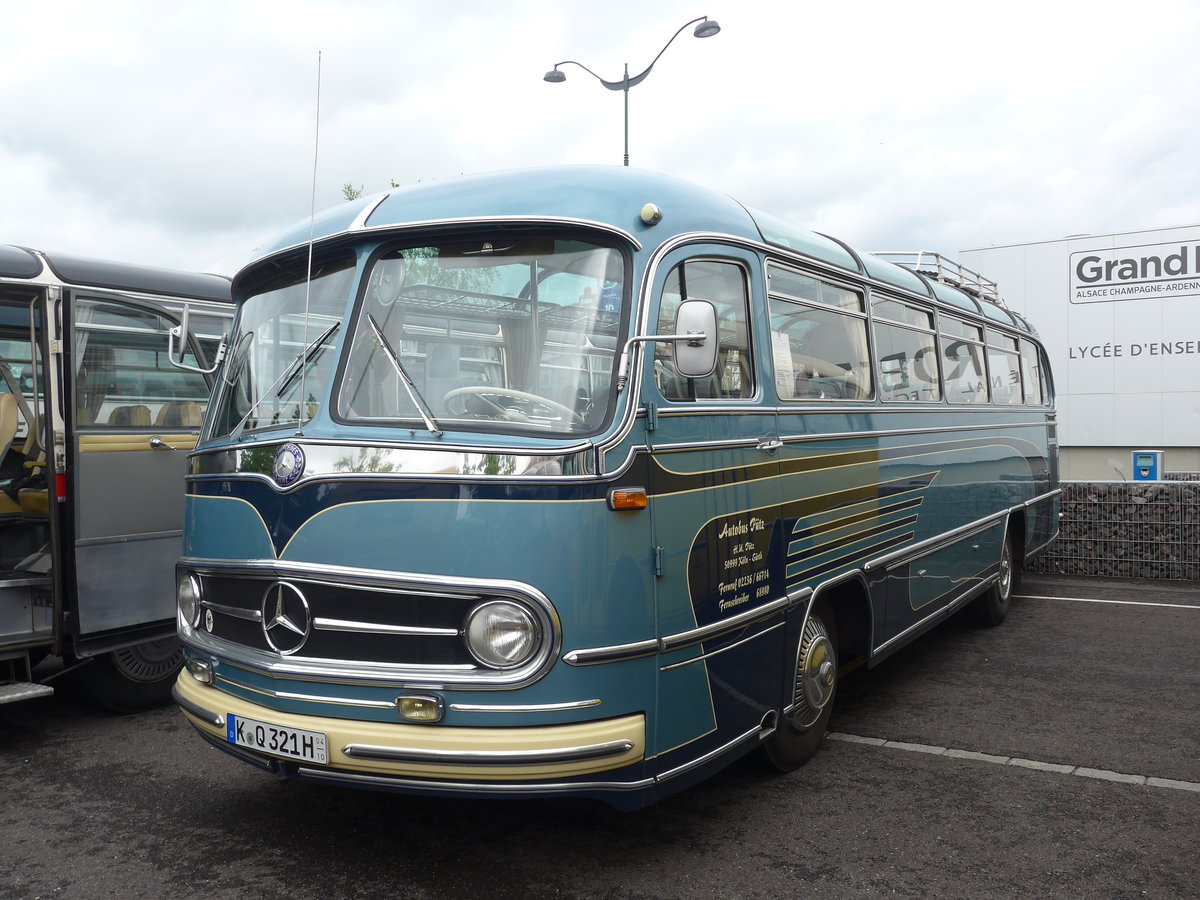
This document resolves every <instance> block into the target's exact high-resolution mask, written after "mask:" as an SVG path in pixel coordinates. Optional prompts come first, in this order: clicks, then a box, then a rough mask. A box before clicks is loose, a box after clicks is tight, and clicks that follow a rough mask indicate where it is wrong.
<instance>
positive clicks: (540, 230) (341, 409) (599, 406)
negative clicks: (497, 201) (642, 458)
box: [328, 223, 633, 440]
mask: <svg viewBox="0 0 1200 900" xmlns="http://www.w3.org/2000/svg"><path fill="white" fill-rule="evenodd" d="M545 242H562V243H574V244H579V245H583V246H584V247H586V248H590V249H589V250H587V252H595V251H605V252H608V253H612V254H613V256H612V257H611V258H610V260H611V262H610V266H611V265H613V264H615V265H617V266H618V267H619V274H620V280H619V284H618V285H617V286H616V288H613V287H612V285H613V284H614V282H612V281H610V280H608V279H602V285H603V288H604V290H610V289H611V290H615V291H616V297H617V299H616V301H615V302H616V308H615V309H613V310H611V311H605V313H604V314H605V315H607V316H609V317H610V318H609V319H608V320H607V321H606V322H604V329H605V330H604V334H603V336H604V337H605V338H606V339H610V340H611V341H612V344H613V346H611V347H608V346H602V347H597V346H596V345H595V344H594V343H593V342H592V341H591V338H594V337H596V336H598V335H599V331H598V330H593V331H590V332H587V331H583V330H581V331H578V332H576V333H575V334H576V335H577V336H580V342H579V343H578V344H574V345H573V344H567V343H564V344H563V345H562V346H561V348H560V347H557V346H556V347H550V346H548V345H547V340H546V335H547V334H548V331H549V324H547V325H544V326H541V327H540V329H539V330H540V331H541V335H542V336H541V337H540V338H539V339H537V340H536V341H535V343H536V350H535V352H537V353H539V358H538V360H537V366H538V369H537V371H538V373H539V375H538V376H535V377H537V378H538V380H539V381H540V375H541V373H542V372H543V371H544V370H546V369H553V368H555V365H554V362H555V357H561V355H562V353H563V351H567V355H571V354H573V355H574V356H575V357H576V358H577V359H578V360H584V359H585V358H586V360H588V361H587V362H586V363H585V364H584V367H583V368H582V369H580V370H578V371H576V372H574V373H573V377H574V378H576V379H577V380H578V379H583V380H586V381H587V382H588V385H589V391H590V393H589V395H588V400H589V401H590V402H589V404H588V408H589V410H590V411H591V412H592V414H591V415H590V416H589V417H588V418H587V419H584V418H583V417H582V416H577V417H576V418H575V419H573V420H570V421H571V423H572V424H571V426H570V427H553V426H549V427H547V426H546V425H544V424H542V423H534V422H532V421H528V422H524V421H520V420H515V419H512V418H509V419H505V418H500V417H491V418H488V417H484V416H483V415H482V414H480V413H478V412H477V413H475V414H471V415H468V414H467V413H466V411H465V408H464V412H463V413H462V414H453V413H448V412H447V411H445V409H444V408H443V407H442V401H443V399H444V398H443V396H442V395H440V394H439V396H437V397H434V396H425V395H421V398H420V399H421V401H422V402H421V403H417V402H415V401H414V402H413V404H412V405H413V406H414V409H413V410H412V412H411V414H409V413H408V412H407V411H405V412H404V413H403V414H400V415H395V416H378V417H370V416H366V415H355V414H354V410H353V407H352V400H348V399H347V398H346V397H345V396H344V392H348V391H350V390H352V388H353V386H356V385H357V384H358V382H357V381H355V380H354V379H355V378H357V377H360V373H357V372H352V371H351V370H352V366H354V365H355V362H354V357H355V354H356V348H357V347H358V346H359V341H360V340H361V339H362V335H363V333H364V331H365V330H369V328H370V326H369V325H368V324H367V316H368V314H370V313H371V312H372V311H373V310H374V309H378V305H377V303H375V302H372V300H371V298H370V296H369V295H370V294H371V292H372V290H373V289H374V287H373V279H374V275H375V273H376V271H377V266H378V265H379V264H380V262H381V261H382V260H384V259H385V258H388V257H394V256H395V255H396V254H399V253H400V252H401V251H406V250H418V249H424V248H447V247H463V246H468V245H479V246H487V245H489V243H490V244H491V245H493V246H495V247H501V248H505V247H509V246H513V245H515V244H528V245H534V244H538V243H545ZM555 246H556V248H557V246H558V245H557V244H556V245H555ZM576 252H578V251H576ZM547 258H549V257H547ZM481 268H484V267H481ZM537 271H538V272H539V277H538V279H537V281H538V283H539V284H541V283H544V282H545V280H546V279H547V278H549V277H552V276H553V275H555V274H560V272H566V271H567V270H566V269H562V270H559V271H554V270H548V269H544V268H541V269H538V270H537ZM606 272H607V270H606ZM568 274H570V273H568ZM528 287H529V286H528V284H527V285H526V289H528ZM446 290H448V291H452V292H458V291H462V293H463V296H464V297H465V296H467V295H469V294H471V293H472V292H471V291H470V290H464V289H462V288H458V287H453V288H446ZM495 296H497V297H500V296H502V295H499V294H497V295H495ZM504 296H506V299H508V298H507V295H504ZM632 297H633V252H632V248H631V247H630V246H629V244H628V242H627V241H625V240H622V239H620V238H619V237H617V236H614V235H613V234H611V233H608V232H604V231H597V230H596V229H591V228H586V227H576V226H571V225H559V226H532V227H529V226H526V227H513V226H511V225H510V226H505V225H499V224H494V223H493V224H490V225H480V226H479V227H478V228H471V229H463V228H458V229H455V230H454V231H449V230H440V229H439V230H436V231H423V232H421V233H419V234H416V233H414V234H405V235H401V236H398V237H397V238H395V239H393V240H389V241H386V242H382V243H380V244H379V245H378V246H377V247H375V248H374V250H373V251H372V252H371V254H370V256H369V257H368V258H367V259H366V260H365V262H364V264H363V266H362V267H361V269H360V271H359V276H358V283H357V286H356V295H355V298H354V306H353V309H352V311H351V312H350V314H349V316H348V317H347V320H346V326H347V327H346V328H344V329H343V335H344V338H343V343H342V347H341V351H340V353H339V356H338V364H337V369H336V371H335V372H334V373H332V376H331V377H330V379H329V383H330V384H329V412H328V414H329V416H330V418H331V419H332V420H333V421H334V422H336V423H337V424H338V425H344V426H346V427H349V428H354V429H355V430H358V429H362V428H375V429H378V428H388V429H397V428H402V429H405V430H407V431H410V432H412V433H414V434H415V433H416V432H418V431H426V432H427V433H435V434H436V432H433V431H432V430H430V429H428V428H427V425H428V422H426V421H424V418H425V416H424V414H423V413H422V412H421V411H420V406H421V405H425V406H426V411H427V412H428V411H430V410H429V407H430V406H433V407H434V410H433V411H432V412H433V414H434V415H436V421H437V429H438V430H439V431H446V432H450V431H453V432H465V433H480V434H486V435H497V434H499V435H504V436H506V437H509V438H514V437H515V438H548V439H564V438H567V439H571V440H577V439H579V438H580V437H589V436H594V435H596V434H599V433H601V432H602V431H603V430H604V429H606V428H607V427H608V426H609V424H610V423H611V422H612V420H613V416H614V415H615V412H616V407H617V401H618V399H619V397H618V391H617V384H616V367H617V361H618V358H619V355H620V352H621V347H622V346H623V341H624V339H625V335H626V333H627V332H628V329H629V327H630V322H631V321H632V307H633V303H632ZM512 299H516V300H518V301H521V302H528V300H527V298H512ZM608 299H610V298H609V297H607V296H606V297H605V300H608ZM403 302H404V301H403V298H400V297H396V298H393V300H392V303H394V304H395V305H396V306H397V307H401V308H402V309H404V310H405V312H406V313H407V314H411V315H412V316H413V317H414V318H415V317H417V316H420V315H422V313H421V312H419V311H418V310H416V308H415V307H411V306H410V307H403V306H402V304H403ZM597 302H598V303H599V302H601V301H600V300H599V298H598V300H597ZM390 305H391V304H390V303H389V306H390ZM537 308H538V310H540V311H541V312H542V313H545V312H548V311H550V310H551V309H554V308H559V309H563V308H568V307H564V306H563V305H562V304H556V303H552V302H550V301H548V300H545V299H540V298H539V302H538V304H537ZM606 310H607V308H606ZM597 315H599V313H597ZM443 316H444V318H445V320H446V326H445V329H446V330H445V335H446V337H445V339H444V340H443V341H441V342H443V343H448V344H449V343H453V342H454V341H455V338H456V337H457V338H458V340H459V341H460V342H466V343H469V342H470V341H471V340H472V338H473V337H474V338H475V339H476V340H477V341H478V342H479V343H486V342H492V343H493V344H494V346H495V348H497V349H498V350H499V351H500V354H501V355H500V357H499V358H497V359H496V360H492V361H490V365H492V366H496V367H498V370H501V371H502V378H503V379H504V381H503V384H504V386H505V387H504V394H505V395H506V397H507V399H509V400H511V402H512V403H513V404H514V405H516V404H524V405H529V406H531V407H533V406H536V407H537V408H538V409H542V410H543V411H544V410H546V409H551V408H552V407H560V404H557V403H555V404H553V405H552V406H546V407H541V406H540V405H538V404H536V398H538V397H540V396H544V395H540V394H538V393H536V392H529V391H525V390H519V389H513V388H512V385H511V382H510V381H509V371H508V368H509V361H508V360H507V359H506V358H505V356H504V354H505V353H506V352H507V351H508V349H509V338H508V336H507V335H506V334H505V331H504V325H503V324H502V323H501V322H500V321H499V320H497V321H496V335H497V336H496V337H495V338H493V337H492V336H490V335H487V336H483V335H484V332H483V331H482V330H481V331H479V332H478V333H477V334H474V333H472V332H466V331H464V332H461V333H460V332H456V331H454V330H453V327H454V324H455V323H459V324H461V323H463V322H466V321H468V317H465V316H461V315H460V316H454V315H452V314H448V313H446V314H443ZM477 316H478V317H477V318H476V319H474V322H475V324H477V325H478V326H479V327H480V328H481V329H482V328H483V327H484V323H485V322H487V321H488V320H487V318H486V316H484V315H482V314H477ZM436 317H437V313H434V314H433V316H431V317H430V318H436ZM531 321H532V322H533V323H535V324H536V323H537V321H538V317H537V314H536V313H534V314H532V315H531ZM593 327H595V322H593ZM585 334H587V335H589V337H588V338H587V339H586V340H585V339H584V338H583V337H582V336H583V335H585ZM416 337H417V336H416V335H412V336H410V339H416ZM439 338H440V335H437V334H436V333H431V334H430V335H429V336H427V337H426V338H425V349H428V347H429V346H431V345H432V344H433V343H438V342H439V340H438V339H439ZM391 342H392V343H394V344H396V345H397V346H396V350H397V351H398V352H400V353H401V354H403V351H402V350H401V349H400V347H399V343H400V341H398V340H396V339H395V338H394V336H393V338H392V339H391ZM485 349H486V348H485ZM407 359H408V363H409V365H406V366H405V368H406V369H409V370H411V369H412V366H411V363H412V362H413V359H412V358H411V357H409V358H407ZM603 360H607V368H603V366H602V365H601V366H595V363H596V362H597V361H603ZM456 365H457V364H456ZM593 366H595V367H594V368H593ZM388 368H389V369H391V366H390V365H389V367H388ZM423 369H424V361H423V359H422V360H420V370H421V371H423ZM597 376H599V378H600V382H602V387H598V384H600V382H598V381H597ZM395 377H396V378H397V379H401V378H402V376H401V375H400V374H398V373H397V374H396V375H395ZM418 380H421V379H418ZM527 386H528V385H527ZM534 386H535V387H536V386H537V385H536V384H535V385H534ZM455 390H459V391H460V392H461V393H471V391H470V388H469V387H465V388H462V389H455ZM418 393H419V394H420V393H421V392H420V390H419V389H418ZM425 393H426V394H427V393H428V391H427V390H426V392H425ZM480 393H484V394H487V393H488V392H487V391H486V390H483V389H482V386H481V388H480ZM447 396H449V395H447ZM493 396H499V395H493ZM468 399H470V400H471V401H472V402H473V401H474V398H468ZM580 402H582V401H580ZM476 409H479V407H478V406H477V407H476ZM511 414H512V415H513V416H516V413H515V412H513V413H511ZM559 414H560V416H562V418H563V420H564V421H566V415H565V413H561V412H560V413H559Z"/></svg>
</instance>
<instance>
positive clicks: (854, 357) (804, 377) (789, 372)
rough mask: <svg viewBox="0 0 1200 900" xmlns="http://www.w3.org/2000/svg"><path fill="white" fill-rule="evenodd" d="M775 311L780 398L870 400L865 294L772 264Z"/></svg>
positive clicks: (774, 354)
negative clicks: (863, 296) (864, 307)
mask: <svg viewBox="0 0 1200 900" xmlns="http://www.w3.org/2000/svg"><path fill="white" fill-rule="evenodd" d="M770 282H771V284H770V299H769V304H770V310H771V342H772V347H771V349H772V359H773V361H774V365H775V392H776V394H777V395H778V396H779V399H780V400H867V399H870V397H871V363H870V353H869V350H868V346H867V322H866V315H865V313H864V309H863V298H862V294H861V293H860V292H858V291H856V290H853V289H851V288H846V287H842V286H840V285H836V284H831V283H829V282H827V281H823V280H821V279H818V278H813V277H812V276H809V275H805V274H803V273H801V272H793V271H791V270H790V269H783V268H781V267H777V266H772V267H771V269H770Z"/></svg>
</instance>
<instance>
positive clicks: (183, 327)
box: [167, 303, 225, 375]
mask: <svg viewBox="0 0 1200 900" xmlns="http://www.w3.org/2000/svg"><path fill="white" fill-rule="evenodd" d="M188 333H189V332H188V305H187V304H186V303H185V304H183V318H182V320H181V321H180V323H179V324H178V325H176V326H175V327H174V328H172V329H171V330H170V331H168V332H167V361H168V362H170V363H171V365H173V366H174V367H175V368H177V369H183V370H185V371H187V372H199V373H201V374H202V375H211V374H212V373H213V372H215V371H217V367H218V366H220V365H221V360H223V359H224V358H225V336H224V335H222V336H221V343H220V344H218V345H217V354H216V359H215V360H213V364H212V366H211V367H209V368H207V369H202V368H200V367H199V366H189V365H188V364H187V363H185V362H184V361H183V354H184V351H185V350H186V348H187V339H188ZM176 341H178V342H179V346H178V349H176V343H175V342H176Z"/></svg>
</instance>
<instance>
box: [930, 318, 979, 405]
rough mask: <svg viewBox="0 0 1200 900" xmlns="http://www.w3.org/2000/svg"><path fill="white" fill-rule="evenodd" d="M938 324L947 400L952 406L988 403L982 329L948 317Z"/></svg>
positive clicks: (941, 319)
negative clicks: (954, 404)
mask: <svg viewBox="0 0 1200 900" xmlns="http://www.w3.org/2000/svg"><path fill="white" fill-rule="evenodd" d="M938 324H939V328H940V330H941V340H942V373H943V378H944V383H945V386H946V399H947V400H948V401H950V402H951V403H987V402H988V383H987V371H986V369H985V366H984V362H983V329H982V328H980V327H979V326H978V325H972V324H970V323H969V322H964V321H962V320H961V319H956V318H954V317H953V316H948V315H945V314H941V315H939V316H938Z"/></svg>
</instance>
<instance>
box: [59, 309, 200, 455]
mask: <svg viewBox="0 0 1200 900" xmlns="http://www.w3.org/2000/svg"><path fill="white" fill-rule="evenodd" d="M173 324H174V323H173V322H171V321H170V320H168V319H165V318H163V317H162V316H159V315H157V314H155V313H154V312H151V311H149V310H145V309H142V308H140V307H134V306H125V305H124V304H121V303H115V302H112V301H109V300H97V299H91V298H87V297H83V298H80V299H79V300H78V301H77V302H76V304H75V359H76V360H77V369H76V373H75V417H76V423H77V424H79V425H97V426H104V427H106V428H118V429H123V430H138V429H140V430H145V431H149V430H152V429H154V430H157V429H172V428H178V429H183V428H198V427H199V426H200V419H201V417H202V415H203V413H204V407H205V406H206V405H207V403H208V383H207V382H206V381H205V379H204V376H203V375H201V374H199V373H197V372H188V371H185V370H183V369H178V368H176V367H175V366H172V365H171V363H170V362H169V361H168V359H167V332H168V330H169V329H170V328H171V327H172V325H173ZM184 362H186V363H188V364H189V365H193V366H194V365H197V360H196V359H195V357H194V356H193V355H191V354H190V352H189V353H188V354H185V356H184Z"/></svg>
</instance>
